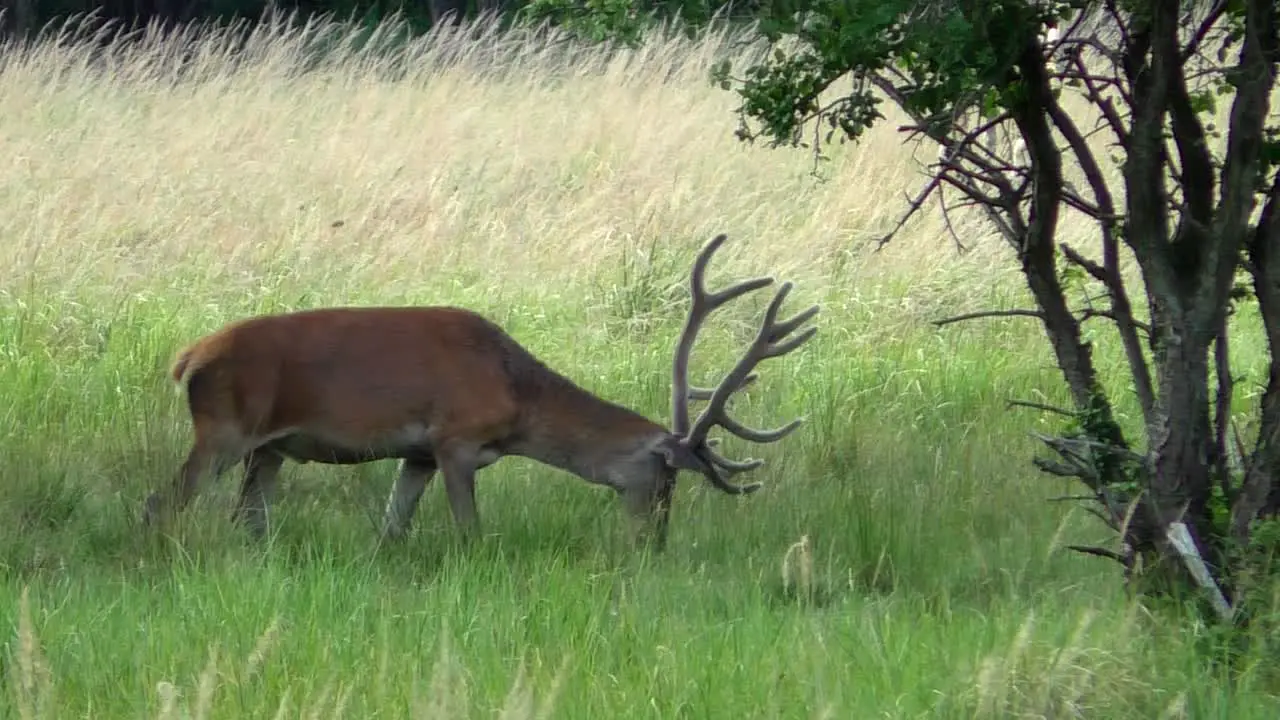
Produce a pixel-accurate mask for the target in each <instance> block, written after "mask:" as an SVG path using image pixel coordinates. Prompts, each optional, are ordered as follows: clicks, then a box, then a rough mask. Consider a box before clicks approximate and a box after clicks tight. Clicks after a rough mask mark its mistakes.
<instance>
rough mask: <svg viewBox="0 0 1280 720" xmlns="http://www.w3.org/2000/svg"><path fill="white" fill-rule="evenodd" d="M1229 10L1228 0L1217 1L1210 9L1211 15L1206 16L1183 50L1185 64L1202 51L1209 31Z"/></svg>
mask: <svg viewBox="0 0 1280 720" xmlns="http://www.w3.org/2000/svg"><path fill="white" fill-rule="evenodd" d="M1226 9H1227V0H1217V2H1215V3H1214V4H1213V7H1211V8H1209V13H1208V14H1207V15H1205V18H1204V20H1202V21H1201V22H1200V26H1199V27H1198V28H1196V31H1195V32H1194V33H1192V35H1191V39H1190V40H1188V41H1187V44H1186V45H1184V46H1183V48H1182V62H1183V63H1185V62H1186V61H1187V60H1190V59H1191V56H1193V55H1195V54H1196V53H1197V52H1199V51H1200V45H1201V43H1203V42H1204V39H1205V38H1206V37H1207V36H1208V35H1209V31H1210V30H1212V29H1213V26H1214V25H1215V24H1217V22H1218V19H1219V18H1221V17H1222V13H1223V11H1224V10H1226Z"/></svg>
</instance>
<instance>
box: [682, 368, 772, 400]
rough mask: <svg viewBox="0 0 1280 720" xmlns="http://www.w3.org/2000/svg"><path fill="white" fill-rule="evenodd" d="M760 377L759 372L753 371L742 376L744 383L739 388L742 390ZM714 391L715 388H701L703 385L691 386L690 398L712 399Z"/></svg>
mask: <svg viewBox="0 0 1280 720" xmlns="http://www.w3.org/2000/svg"><path fill="white" fill-rule="evenodd" d="M759 379H760V376H759V375H758V374H756V373H751V374H750V375H748V376H746V377H744V378H742V384H741V385H739V386H738V388H737V389H738V390H741V389H742V388H744V387H746V386H748V385H750V384H751V383H753V382H755V381H756V380H759ZM713 393H715V388H701V387H694V386H693V385H690V386H689V399H690V400H710V399H711V395H712V394H713Z"/></svg>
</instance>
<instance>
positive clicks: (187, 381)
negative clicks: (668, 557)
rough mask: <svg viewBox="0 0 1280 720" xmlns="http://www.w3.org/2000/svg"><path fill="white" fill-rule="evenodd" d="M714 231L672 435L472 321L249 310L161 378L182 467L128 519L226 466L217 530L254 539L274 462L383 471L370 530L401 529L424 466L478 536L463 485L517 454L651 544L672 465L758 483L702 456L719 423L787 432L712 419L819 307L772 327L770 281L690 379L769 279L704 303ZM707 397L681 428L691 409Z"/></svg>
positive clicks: (723, 487) (430, 311)
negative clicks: (751, 329) (225, 512)
mask: <svg viewBox="0 0 1280 720" xmlns="http://www.w3.org/2000/svg"><path fill="white" fill-rule="evenodd" d="M726 239H727V236H726V235H725V234H719V235H717V236H715V237H714V238H712V239H711V240H710V241H709V242H708V243H706V244H705V245H704V246H703V248H702V250H701V251H700V252H699V253H698V255H697V256H696V258H695V260H694V263H693V268H692V272H691V274H690V280H689V291H690V295H691V303H690V306H689V310H688V315H687V317H686V318H685V322H684V325H683V328H682V330H681V333H680V335H679V339H678V341H677V343H676V347H675V357H674V360H673V362H672V384H671V410H672V421H671V428H670V429H668V428H666V427H664V426H663V425H661V424H659V423H657V422H655V421H653V420H650V419H649V418H647V417H645V416H644V415H642V414H640V413H638V412H635V411H634V410H631V409H629V408H627V407H623V406H622V405H619V404H617V403H614V402H611V401H609V400H606V399H603V398H601V397H599V396H597V395H595V394H593V393H592V392H590V391H588V390H586V389H584V388H582V387H581V386H579V385H577V384H576V383H574V382H573V381H572V380H570V379H569V378H567V377H566V376H564V375H562V374H560V373H559V372H557V371H555V370H553V369H551V368H550V367H548V366H547V365H546V364H544V363H543V362H542V361H541V360H539V359H538V358H537V357H535V356H534V355H533V354H532V353H531V352H530V351H528V350H527V349H525V347H524V346H522V345H521V344H520V343H518V342H517V341H516V340H515V339H514V338H513V337H512V336H511V335H509V334H508V333H507V332H506V331H504V330H503V329H502V328H500V327H499V326H498V325H497V324H495V323H494V322H492V321H490V320H489V319H487V318H485V317H484V316H482V315H480V314H478V313H476V312H473V311H471V310H467V309H464V308H459V307H451V306H426V307H422V306H419V307H358V306H347V307H328V308H317V309H307V310H299V311H295V312H287V313H279V314H269V315H259V316H256V317H251V318H249V319H243V320H239V321H236V322H232V323H230V324H228V325H225V326H224V327H222V328H221V329H219V330H217V331H215V332H213V333H211V334H209V335H206V336H204V337H202V338H200V339H198V340H196V341H195V342H193V343H192V344H191V345H189V346H188V347H186V348H185V349H183V350H182V351H181V352H180V353H179V354H178V355H177V358H176V360H175V361H174V363H173V365H172V368H171V370H170V375H171V377H172V380H173V382H174V383H175V385H176V386H177V388H178V391H179V393H181V392H182V390H183V389H185V391H186V397H187V406H188V410H189V412H190V417H191V425H192V428H193V431H194V440H193V442H192V445H191V448H190V451H189V453H188V454H187V457H186V460H185V461H184V462H183V463H182V465H181V467H180V469H179V471H178V473H177V475H176V477H175V478H174V479H173V481H172V484H171V485H170V486H168V487H167V489H164V490H161V491H156V492H153V493H152V494H151V495H149V496H148V497H147V499H146V501H145V503H144V509H143V524H144V526H155V525H160V524H162V523H163V522H166V521H168V520H172V519H173V518H174V517H175V516H176V514H177V513H180V512H181V511H183V509H184V508H186V507H187V505H188V504H189V503H190V502H191V500H192V499H193V498H194V496H195V495H196V494H197V490H198V485H199V483H200V480H201V478H202V477H203V476H205V475H211V476H212V477H214V478H217V477H219V476H221V475H222V474H224V473H225V472H227V471H228V470H230V469H231V468H232V467H234V466H235V465H236V464H237V463H242V464H243V477H242V480H241V485H240V492H239V499H238V501H237V503H236V506H235V509H234V511H233V513H232V515H231V519H232V521H233V522H239V523H241V524H242V525H244V526H247V529H248V531H249V532H250V534H251V535H252V536H254V537H256V538H261V537H262V536H263V535H264V533H266V532H267V530H268V525H267V519H268V513H269V508H270V505H271V502H272V497H273V495H274V493H275V490H276V484H277V482H276V480H277V474H278V472H279V470H280V468H281V466H282V464H283V462H284V461H285V460H286V459H288V460H292V461H294V462H296V463H299V464H306V463H323V464H334V465H350V464H358V463H365V462H372V461H376V460H384V459H398V460H399V461H400V468H399V474H398V476H397V477H396V478H395V480H394V482H393V485H392V488H391V493H390V495H389V497H388V499H387V502H386V506H385V508H384V511H383V518H382V522H381V531H380V534H381V536H382V537H383V538H384V539H388V540H394V539H397V538H400V537H402V536H404V534H405V533H406V532H408V530H409V528H410V524H411V522H412V519H413V515H414V512H415V510H416V508H417V506H418V502H419V500H420V499H421V497H422V495H423V492H424V491H425V490H426V488H427V486H428V483H429V482H430V480H431V479H432V478H433V476H434V475H435V474H436V472H437V471H439V473H440V474H441V475H443V476H444V485H445V493H446V495H447V498H448V502H449V507H450V511H451V513H452V516H453V520H454V522H455V525H456V526H457V527H458V528H459V529H460V530H461V534H462V536H463V537H464V538H471V537H474V536H475V535H476V534H477V533H478V532H479V529H480V522H479V516H478V513H477V510H476V500H475V474H476V471H477V470H480V469H482V468H485V467H488V466H490V465H492V464H493V463H495V462H497V461H498V460H499V459H500V458H502V457H504V456H508V455H513V456H520V457H526V458H531V459H533V460H535V461H538V462H540V463H542V464H544V465H548V466H551V467H553V468H557V469H560V470H563V471H566V472H568V473H570V474H573V475H577V476H578V477H580V478H582V479H584V480H586V481H588V482H590V483H593V484H596V485H603V486H606V487H608V488H612V489H613V490H614V491H615V492H616V493H617V495H618V496H620V498H621V502H622V504H623V506H624V508H625V511H626V514H627V516H628V517H629V518H631V519H632V520H633V521H635V523H634V524H635V533H634V534H633V539H635V540H638V541H639V540H648V541H651V542H652V545H653V546H654V547H655V548H656V549H657V550H658V551H661V550H662V549H663V548H665V546H666V542H667V533H668V524H669V518H670V512H671V501H672V495H673V493H674V489H675V481H676V476H677V474H678V473H679V471H682V470H684V471H691V472H696V473H699V474H701V475H702V476H703V478H705V479H706V480H707V481H708V482H709V483H710V484H711V486H713V487H714V488H716V489H717V490H719V491H721V492H723V493H725V494H728V495H747V494H751V493H754V492H755V491H757V490H758V489H759V488H760V487H761V486H762V484H761V483H760V482H758V481H757V482H753V483H749V484H735V483H733V482H730V481H729V480H728V479H726V478H729V477H732V476H733V475H736V474H740V473H745V472H748V471H751V470H755V469H756V468H758V467H760V466H761V465H763V464H764V461H763V460H761V459H746V460H733V459H729V458H726V457H724V456H723V455H721V454H720V453H719V452H717V451H716V450H715V449H713V448H714V447H715V446H716V445H717V444H718V439H717V438H710V437H709V433H710V431H711V430H712V429H713V428H714V427H716V426H719V427H721V428H723V429H724V430H725V431H727V432H728V433H730V434H732V435H735V436H737V437H739V438H741V439H744V440H747V441H748V442H753V443H757V444H766V443H775V442H777V441H779V440H781V439H783V438H784V437H786V436H787V435H789V434H791V433H792V432H793V431H794V430H795V429H796V428H797V427H799V426H800V425H801V424H802V423H803V422H804V417H798V418H796V419H794V420H792V421H790V422H788V423H787V424H785V425H782V426H780V427H777V428H774V429H767V430H766V429H756V428H752V427H749V426H746V425H743V424H742V423H740V422H738V421H736V420H734V419H733V418H732V417H730V415H729V414H728V413H727V411H726V405H727V404H728V402H729V400H730V399H731V398H732V397H733V396H734V394H735V393H737V392H738V391H739V390H741V389H743V388H744V387H747V386H748V385H750V384H752V383H753V382H755V381H756V380H757V379H758V373H756V372H754V371H755V369H756V367H757V366H758V365H759V364H760V363H761V362H762V361H763V360H766V359H769V358H776V357H780V356H783V355H787V354H788V353H791V352H793V351H794V350H796V349H797V348H799V347H801V346H802V345H804V344H805V343H806V342H808V341H809V340H810V339H811V338H812V337H813V336H814V334H815V333H816V332H817V327H816V326H809V327H806V328H804V329H803V330H801V331H800V332H798V333H797V330H800V328H801V327H802V326H804V325H805V323H807V322H808V321H809V320H810V319H811V318H813V317H814V316H815V315H817V313H818V311H819V306H818V305H813V306H812V307H810V308H808V309H807V310H804V311H802V312H800V313H798V314H797V315H795V316H793V317H791V318H789V319H785V320H781V321H780V320H779V319H778V314H779V312H780V309H781V306H782V304H783V302H784V301H785V300H786V298H787V295H788V294H789V293H790V291H791V288H792V283H791V282H789V281H788V282H786V283H783V284H782V285H781V286H780V287H779V288H778V290H777V292H776V293H775V295H774V296H773V299H772V301H771V302H770V303H769V304H768V306H767V308H766V309H765V312H764V318H763V320H762V321H761V323H760V327H759V330H758V332H757V333H756V335H755V338H754V340H753V341H751V343H750V344H749V345H748V346H747V348H746V350H745V351H744V352H743V353H742V355H741V357H740V358H739V360H738V361H737V363H736V364H735V365H734V366H733V367H732V369H730V371H729V372H728V373H727V374H726V375H725V376H724V377H723V379H722V380H721V382H720V384H719V385H717V386H716V387H715V388H713V389H712V388H702V387H697V386H694V385H691V384H690V382H689V358H690V353H691V352H692V350H693V346H694V343H695V341H696V339H697V336H698V333H699V331H700V330H701V328H702V326H703V325H704V323H705V322H706V320H707V318H708V316H709V315H710V314H711V313H712V312H713V311H715V310H716V309H718V308H720V307H722V306H724V305H726V304H727V303H729V302H731V301H733V300H735V299H737V298H739V297H742V296H744V295H746V294H747V293H750V292H753V291H756V290H759V289H761V288H764V287H766V286H769V285H771V284H773V282H774V278H773V277H771V276H770V277H757V278H753V279H749V280H745V281H742V282H739V283H736V284H733V285H731V286H729V287H727V288H724V289H721V290H718V291H715V292H711V291H708V290H707V288H706V284H705V275H706V270H707V266H708V264H709V263H710V260H711V257H712V255H713V254H714V253H715V252H716V250H717V249H718V248H719V247H720V246H721V245H722V244H723V243H724V242H725V240H726ZM694 400H696V401H700V402H706V403H707V404H706V406H705V408H704V409H703V410H702V412H701V413H700V414H699V415H698V416H697V417H696V419H693V420H692V421H690V415H691V413H690V407H689V404H690V401H694Z"/></svg>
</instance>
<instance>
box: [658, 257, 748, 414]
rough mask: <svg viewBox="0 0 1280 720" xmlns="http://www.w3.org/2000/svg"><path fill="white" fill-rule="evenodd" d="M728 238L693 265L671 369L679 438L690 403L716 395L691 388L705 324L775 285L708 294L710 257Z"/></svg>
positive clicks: (673, 411)
mask: <svg viewBox="0 0 1280 720" xmlns="http://www.w3.org/2000/svg"><path fill="white" fill-rule="evenodd" d="M728 238H729V236H728V235H726V234H724V233H720V234H719V235H716V236H715V237H714V238H712V239H711V240H710V241H709V242H708V243H707V244H706V245H705V246H703V248H702V250H701V251H700V252H699V253H698V257H697V258H696V259H695V260H694V261H693V271H692V272H691V273H690V276H689V294H690V295H691V302H690V304H689V315H688V317H687V318H686V319H685V323H684V329H682V330H681V331H680V340H679V341H678V342H677V344H676V354H675V359H674V361H673V362H672V368H671V374H672V381H671V429H672V432H674V433H675V434H677V435H686V434H687V433H688V431H689V400H691V399H693V400H701V399H704V398H706V399H710V398H711V397H712V396H713V395H714V392H713V391H710V390H706V389H704V388H696V387H692V386H690V385H689V353H690V352H691V351H692V350H693V344H694V342H695V341H696V340H697V338H698V331H699V330H701V329H702V323H703V322H705V321H706V319H707V316H708V315H710V314H711V313H712V312H713V311H714V310H715V309H716V308H718V307H720V306H721V305H724V304H725V303H727V302H729V301H731V300H733V299H735V298H738V297H741V296H742V295H745V294H747V293H749V292H751V291H753V290H759V289H760V288H762V287H765V286H766V285H771V284H772V283H773V278H771V277H759V278H753V279H751V280H743V281H742V282H739V283H736V284H734V285H730V286H729V287H727V288H725V289H723V290H719V291H717V292H707V285H706V274H707V265H708V264H709V263H710V262H711V256H712V255H714V254H715V251H716V250H717V249H719V247H720V246H721V245H722V244H723V243H724V241H725V240H727V239H728ZM749 382H751V381H750V380H748V379H746V378H742V379H740V380H739V381H738V384H737V386H736V387H735V389H737V387H742V386H744V385H746V384H748V383H749Z"/></svg>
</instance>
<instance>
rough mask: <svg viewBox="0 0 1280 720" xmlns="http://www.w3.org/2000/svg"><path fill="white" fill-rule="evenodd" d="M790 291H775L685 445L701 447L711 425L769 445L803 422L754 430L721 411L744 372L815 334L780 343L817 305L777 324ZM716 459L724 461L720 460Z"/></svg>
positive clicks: (808, 331) (813, 331)
mask: <svg viewBox="0 0 1280 720" xmlns="http://www.w3.org/2000/svg"><path fill="white" fill-rule="evenodd" d="M791 288H792V285H791V283H790V282H786V283H783V284H782V287H780V288H778V292H777V293H775V294H774V296H773V300H772V301H770V303H769V307H768V309H766V310H765V314H764V321H763V322H762V323H761V325H760V331H759V332H758V333H756V338H755V340H754V341H753V342H752V343H751V345H750V346H749V347H748V348H747V350H746V352H745V353H743V355H742V357H741V358H740V359H739V360H738V363H737V364H736V365H734V367H733V369H732V370H730V371H729V374H728V375H726V376H725V378H724V380H723V381H722V382H721V383H720V385H719V386H718V387H716V389H715V391H714V392H712V394H711V399H710V403H709V404H708V405H707V407H706V408H705V409H704V410H703V411H702V414H700V415H699V416H698V419H697V420H696V421H695V422H694V423H693V427H692V428H691V429H690V430H689V432H688V433H686V434H685V438H684V442H685V443H686V444H688V445H689V446H691V447H697V446H699V445H702V444H705V443H706V441H707V433H708V432H709V431H710V430H711V427H712V426H713V425H719V426H721V427H723V428H724V429H725V430H727V431H729V432H730V433H732V434H734V435H737V436H738V437H740V438H742V439H744V440H748V441H751V442H756V443H771V442H777V441H778V440H781V439H782V438H783V437H786V436H787V435H788V434H789V433H791V432H792V431H794V430H795V429H796V428H798V427H800V425H801V423H803V422H804V419H803V418H797V419H795V420H792V421H791V422H789V423H787V424H786V425H783V426H782V427H779V428H774V429H772V430H757V429H755V428H749V427H747V426H745V425H743V424H742V423H740V422H738V421H736V420H734V419H733V418H731V417H729V414H728V412H726V410H725V404H726V403H727V402H728V400H729V396H730V395H732V394H733V393H734V392H735V391H736V390H737V389H738V388H739V387H741V386H742V384H743V383H744V380H745V378H746V377H747V376H748V373H750V372H751V370H752V369H754V368H755V366H756V365H758V364H759V363H760V362H761V361H762V360H765V359H768V358H772V357H779V356H781V355H786V354H787V353H789V352H791V351H793V350H795V349H796V348H798V347H800V346H801V345H803V344H804V343H806V342H808V341H809V340H810V339H811V338H812V337H813V336H814V335H815V334H816V333H817V332H818V329H817V328H816V327H809V328H806V329H805V330H804V332H802V333H800V334H799V335H796V336H795V337H792V338H790V339H786V340H784V338H786V337H787V336H788V335H790V334H791V333H793V332H795V331H796V330H797V329H799V328H800V326H801V325H803V324H804V323H805V322H807V321H808V320H810V319H811V318H813V316H815V315H817V314H818V310H819V308H818V306H817V305H814V306H812V307H810V308H808V309H806V310H804V311H802V312H800V313H798V314H796V315H794V316H792V317H791V318H788V319H787V320H783V321H781V322H779V321H778V311H779V310H780V309H781V308H782V303H783V301H785V300H786V298H787V295H788V294H789V293H790V292H791ZM720 459H721V460H724V458H720ZM728 462H734V461H728ZM716 464H717V465H721V466H722V467H723V463H720V462H717V463H716Z"/></svg>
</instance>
